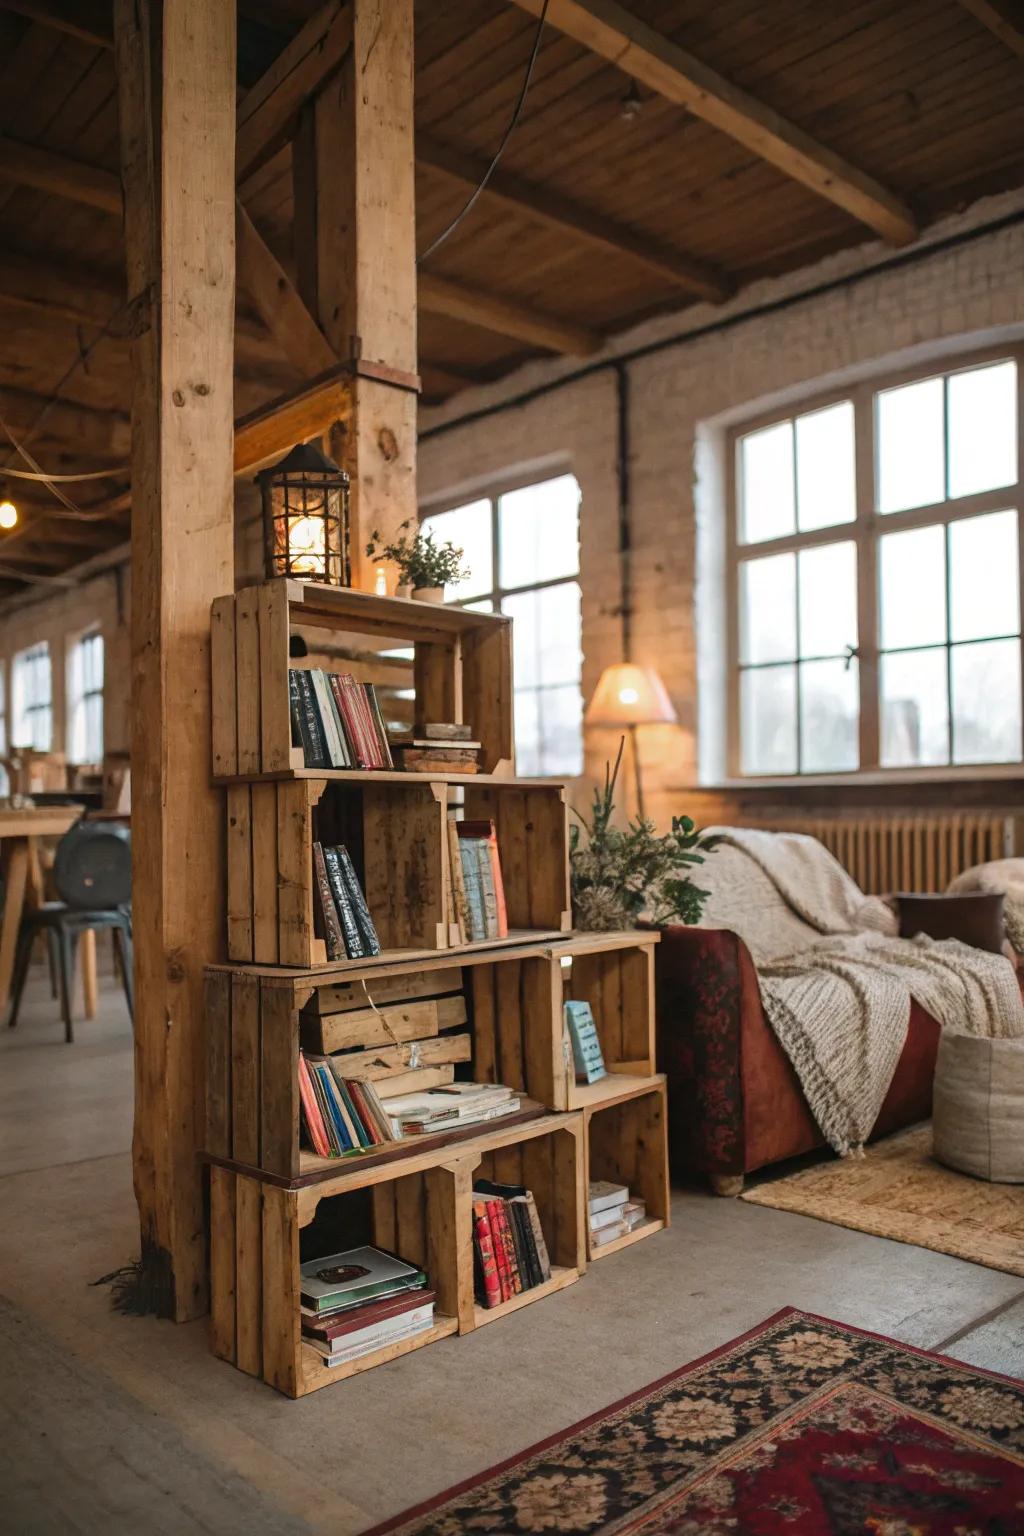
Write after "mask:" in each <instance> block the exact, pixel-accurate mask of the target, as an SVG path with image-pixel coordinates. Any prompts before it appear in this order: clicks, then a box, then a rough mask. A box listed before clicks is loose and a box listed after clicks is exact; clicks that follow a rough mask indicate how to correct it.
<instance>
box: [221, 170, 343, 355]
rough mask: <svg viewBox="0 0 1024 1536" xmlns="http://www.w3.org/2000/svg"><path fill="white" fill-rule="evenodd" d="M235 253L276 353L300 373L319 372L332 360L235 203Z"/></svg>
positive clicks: (305, 311) (240, 276)
mask: <svg viewBox="0 0 1024 1536" xmlns="http://www.w3.org/2000/svg"><path fill="white" fill-rule="evenodd" d="M235 254H236V262H237V274H238V284H239V287H241V288H244V289H245V291H246V293H247V294H248V295H249V297H250V299H251V300H252V302H253V303H254V304H255V306H256V309H257V311H258V313H259V315H260V318H261V319H262V321H263V323H264V325H265V326H266V328H267V330H268V331H269V332H270V334H271V336H272V337H273V338H274V340H275V341H276V342H277V345H278V346H279V347H280V349H281V351H282V353H283V354H284V356H285V357H287V358H288V360H289V362H291V363H292V364H294V366H295V367H296V368H297V369H298V370H299V372H300V373H303V374H307V375H311V374H319V373H325V372H326V371H327V369H328V368H332V367H336V366H337V363H338V358H337V357H336V355H335V352H334V349H333V347H332V346H331V344H330V342H329V341H328V340H327V338H326V336H325V335H324V333H323V331H322V330H321V329H320V327H319V326H318V325H317V323H316V321H315V320H314V319H313V316H312V315H311V314H310V312H309V310H308V309H307V308H306V306H305V304H303V302H302V300H301V299H300V297H299V295H298V293H297V292H296V290H295V288H294V286H293V284H292V282H291V279H290V278H289V277H288V275H287V273H286V272H285V271H284V268H283V267H282V266H281V264H280V262H279V261H278V260H277V258H276V257H275V255H274V254H273V252H272V251H271V250H270V247H269V246H268V245H267V243H266V241H265V240H264V239H263V236H262V235H261V234H260V233H259V231H258V230H257V228H256V226H255V224H254V223H253V221H252V219H251V218H250V217H249V215H248V214H247V213H246V211H245V209H244V208H243V207H242V204H241V202H240V201H239V200H237V199H236V203H235Z"/></svg>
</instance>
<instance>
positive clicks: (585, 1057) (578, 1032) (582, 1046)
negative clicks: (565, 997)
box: [565, 1000, 608, 1083]
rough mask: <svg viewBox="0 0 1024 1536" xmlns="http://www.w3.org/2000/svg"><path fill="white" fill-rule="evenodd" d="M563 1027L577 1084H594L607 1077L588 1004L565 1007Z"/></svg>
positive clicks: (568, 1004)
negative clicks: (570, 1048) (570, 1051)
mask: <svg viewBox="0 0 1024 1536" xmlns="http://www.w3.org/2000/svg"><path fill="white" fill-rule="evenodd" d="M565 1027H566V1029H567V1030H568V1031H569V1039H570V1040H571V1041H572V1059H573V1062H574V1064H575V1067H576V1081H577V1082H578V1083H581V1082H582V1083H596V1082H599V1081H600V1079H601V1078H602V1077H607V1075H608V1074H607V1071H606V1069H605V1064H604V1057H603V1056H602V1054H601V1041H600V1040H599V1039H598V1034H597V1025H596V1024H595V1023H594V1015H593V1014H592V1013H591V1011H590V1004H589V1003H578V1002H572V1001H571V1000H570V1001H569V1002H567V1003H566V1005H565Z"/></svg>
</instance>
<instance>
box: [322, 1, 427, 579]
mask: <svg viewBox="0 0 1024 1536" xmlns="http://www.w3.org/2000/svg"><path fill="white" fill-rule="evenodd" d="M349 9H350V11H351V15H352V47H351V49H350V50H349V52H348V53H347V55H346V57H345V59H344V60H343V62H342V64H341V66H340V68H339V69H338V70H337V71H336V72H335V74H334V75H333V77H332V78H331V80H330V81H329V82H328V84H327V85H326V87H325V88H324V89H322V90H321V91H320V93H319V94H318V96H317V97H316V100H315V103H314V104H313V110H312V114H310V115H309V116H308V117H307V120H306V123H305V126H304V131H303V132H302V134H301V135H300V141H299V142H298V143H297V145H296V153H301V154H305V155H306V156H308V157H309V158H310V160H311V164H310V163H307V165H306V167H305V170H306V174H305V175H299V176H297V178H296V189H297V191H299V192H300V199H299V203H298V204H297V206H296V221H297V225H298V227H300V228H301V229H302V230H303V231H305V233H306V238H307V239H312V240H313V241H315V259H314V260H312V261H310V262H307V263H306V264H305V267H304V277H303V282H304V283H308V284H310V285H311V286H312V285H314V284H315V299H316V302H315V307H314V313H315V315H316V318H317V320H318V321H319V323H320V326H321V329H322V330H323V331H324V334H325V335H326V337H327V339H328V341H329V342H330V343H331V345H332V347H333V348H334V350H335V352H336V353H337V354H338V356H339V357H357V358H364V359H368V360H370V361H372V362H375V363H385V364H387V365H389V366H390V367H391V368H393V369H399V370H404V371H405V372H406V373H407V374H414V373H415V371H416V219H415V201H416V189H415V174H414V160H413V6H412V0H349ZM303 189H304V195H305V198H306V203H305V205H303V201H302V197H303ZM307 297H309V295H307ZM330 445H331V451H332V453H333V455H334V457H335V458H336V459H337V460H338V462H339V463H340V464H341V465H342V467H343V468H344V469H346V470H347V471H348V472H349V474H350V475H351V477H352V494H351V522H352V538H351V548H352V557H353V583H354V585H356V586H367V585H368V584H369V581H370V578H371V572H370V570H369V567H368V566H367V565H366V561H365V558H364V556H363V549H364V547H365V544H366V541H367V536H368V535H369V534H370V532H371V531H373V530H374V529H379V530H380V531H381V532H382V533H384V534H385V535H386V536H388V535H391V534H393V533H394V531H395V530H396V529H397V527H398V525H399V524H400V523H402V522H404V521H406V520H407V519H409V518H415V516H416V510H417V509H416V397H415V395H414V394H413V393H412V392H411V391H409V390H406V389H396V388H394V387H393V385H392V384H390V383H386V382H384V381H383V380H382V379H377V378H371V377H365V376H359V377H356V378H355V379H353V381H352V390H351V400H350V415H349V419H348V421H347V422H345V423H344V425H343V427H341V426H340V427H338V428H337V429H335V430H334V431H332V433H331V434H330Z"/></svg>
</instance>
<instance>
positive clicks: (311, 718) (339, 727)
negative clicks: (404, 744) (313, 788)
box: [288, 667, 394, 769]
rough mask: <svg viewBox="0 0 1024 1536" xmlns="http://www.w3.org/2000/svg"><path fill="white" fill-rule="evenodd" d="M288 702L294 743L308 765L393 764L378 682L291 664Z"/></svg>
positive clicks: (377, 766) (381, 765)
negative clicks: (377, 687)
mask: <svg viewBox="0 0 1024 1536" xmlns="http://www.w3.org/2000/svg"><path fill="white" fill-rule="evenodd" d="M288 706H289V713H290V717H291V726H292V745H293V746H296V747H301V748H302V756H303V761H304V763H305V765H306V767H307V768H356V769H374V768H377V769H381V768H393V767H394V760H393V758H392V756H391V747H390V745H389V741H388V733H387V731H386V729H385V727H384V720H383V717H382V715H381V710H380V701H379V700H378V698H377V691H376V689H375V688H374V686H373V684H372V683H360V682H357V681H356V679H355V678H354V677H352V676H351V674H350V673H348V672H327V671H325V670H324V669H323V668H322V667H291V668H290V669H289V672H288Z"/></svg>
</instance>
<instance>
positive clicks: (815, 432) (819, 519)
mask: <svg viewBox="0 0 1024 1536" xmlns="http://www.w3.org/2000/svg"><path fill="white" fill-rule="evenodd" d="M854 485H855V471H854V458H853V403H852V401H850V400H842V401H840V403H839V404H838V405H830V406H828V407H827V409H825V410H823V411H811V412H810V413H809V414H808V415H806V416H798V417H797V419H796V505H797V519H798V523H799V526H800V528H801V530H806V529H808V528H831V526H832V525H833V523H852V522H853V520H854V518H855V517H856V515H857V507H856V493H855V489H854Z"/></svg>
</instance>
